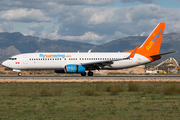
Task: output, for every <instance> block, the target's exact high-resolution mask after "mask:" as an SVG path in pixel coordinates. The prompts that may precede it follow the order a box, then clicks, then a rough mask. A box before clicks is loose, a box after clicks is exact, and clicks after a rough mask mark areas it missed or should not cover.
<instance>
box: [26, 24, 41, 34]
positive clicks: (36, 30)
mask: <svg viewBox="0 0 180 120" xmlns="http://www.w3.org/2000/svg"><path fill="white" fill-rule="evenodd" d="M27 28H28V29H29V30H30V35H34V36H38V37H40V36H41V34H42V31H43V30H44V25H43V24H41V23H35V24H33V25H31V26H28V27H27Z"/></svg>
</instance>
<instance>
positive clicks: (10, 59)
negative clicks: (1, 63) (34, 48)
mask: <svg viewBox="0 0 180 120" xmlns="http://www.w3.org/2000/svg"><path fill="white" fill-rule="evenodd" d="M9 60H17V58H9Z"/></svg>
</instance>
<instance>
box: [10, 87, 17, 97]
mask: <svg viewBox="0 0 180 120" xmlns="http://www.w3.org/2000/svg"><path fill="white" fill-rule="evenodd" d="M9 95H10V96H18V95H19V92H18V89H17V88H12V89H11V90H10V93H9Z"/></svg>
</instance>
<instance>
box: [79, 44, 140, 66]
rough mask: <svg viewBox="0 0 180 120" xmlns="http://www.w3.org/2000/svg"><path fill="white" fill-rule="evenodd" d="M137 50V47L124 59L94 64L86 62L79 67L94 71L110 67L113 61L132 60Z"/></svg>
mask: <svg viewBox="0 0 180 120" xmlns="http://www.w3.org/2000/svg"><path fill="white" fill-rule="evenodd" d="M137 49H138V46H137V47H136V48H135V49H134V50H133V51H132V53H131V54H130V55H129V56H128V57H126V58H122V59H113V60H105V61H104V60H103V61H96V62H88V63H82V64H81V65H82V66H84V67H86V68H96V69H98V68H99V67H104V66H111V64H113V63H114V61H121V60H126V59H130V58H133V57H134V55H135V54H136V51H137Z"/></svg>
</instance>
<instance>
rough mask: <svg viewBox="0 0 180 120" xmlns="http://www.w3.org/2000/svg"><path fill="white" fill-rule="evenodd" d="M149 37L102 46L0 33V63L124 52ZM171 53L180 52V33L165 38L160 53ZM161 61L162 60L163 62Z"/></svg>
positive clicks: (135, 37) (178, 58) (116, 41)
mask: <svg viewBox="0 0 180 120" xmlns="http://www.w3.org/2000/svg"><path fill="white" fill-rule="evenodd" d="M146 38H147V36H129V37H125V38H121V39H117V40H112V41H110V42H107V43H103V44H100V45H94V44H89V43H82V42H75V41H67V40H61V39H59V40H50V39H42V38H38V37H33V36H24V35H23V34H21V33H19V32H14V33H8V32H3V33H0V62H2V61H4V60H6V59H8V58H9V57H10V56H12V55H16V54H20V53H29V52H77V51H80V52H87V51H88V50H90V49H92V52H118V51H120V52H123V51H127V50H131V49H134V48H135V47H136V46H140V45H141V44H142V43H143V42H144V41H145V40H146ZM169 51H180V33H168V34H165V35H164V37H163V42H162V45H161V50H160V53H163V52H169ZM169 57H174V58H175V59H176V60H178V61H179V60H180V55H179V53H178V52H177V53H174V54H170V55H167V56H165V57H164V56H163V57H162V59H167V58H169ZM162 59H161V60H162Z"/></svg>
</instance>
